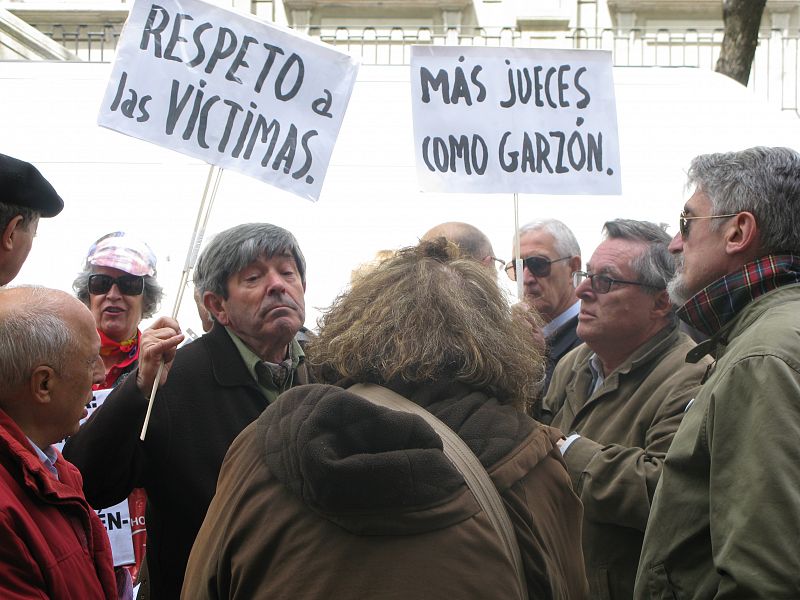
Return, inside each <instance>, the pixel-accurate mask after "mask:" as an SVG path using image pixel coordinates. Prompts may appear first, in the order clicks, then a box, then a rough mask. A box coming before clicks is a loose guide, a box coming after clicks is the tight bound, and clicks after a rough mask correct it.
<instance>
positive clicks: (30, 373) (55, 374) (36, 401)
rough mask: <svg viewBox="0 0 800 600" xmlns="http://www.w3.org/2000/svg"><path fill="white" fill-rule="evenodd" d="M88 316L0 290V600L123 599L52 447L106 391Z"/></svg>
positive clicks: (104, 544)
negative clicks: (98, 389)
mask: <svg viewBox="0 0 800 600" xmlns="http://www.w3.org/2000/svg"><path fill="white" fill-rule="evenodd" d="M99 351H100V337H99V336H98V335H97V331H96V330H95V326H94V319H93V318H92V315H91V313H90V312H89V310H88V309H87V308H86V307H85V306H83V305H82V304H81V303H80V302H79V301H78V300H76V299H75V298H73V297H71V296H69V295H68V294H65V293H64V292H59V291H56V290H50V289H45V288H14V289H7V290H0V540H2V541H1V542H0V597H2V598H5V599H22V598H64V599H67V598H74V599H76V600H77V599H81V600H83V599H94V598H96V599H103V598H106V599H107V598H117V590H116V586H115V582H114V572H113V567H112V560H111V546H110V545H109V543H108V538H107V536H106V531H105V528H104V527H103V524H102V523H101V522H100V519H99V518H98V517H97V515H96V514H95V513H94V511H93V510H92V509H91V507H90V506H89V504H88V503H87V502H86V499H85V498H84V496H83V492H82V491H81V476H80V473H78V470H77V469H76V468H75V467H74V466H73V465H71V464H70V463H68V462H67V461H66V460H64V458H63V457H62V456H61V454H59V452H58V450H56V449H55V448H54V447H53V446H52V444H54V443H55V442H57V441H58V440H60V439H62V438H63V437H64V436H65V435H69V434H72V433H75V432H76V431H77V430H78V423H79V421H80V419H81V417H83V416H84V415H85V414H86V408H85V405H86V403H87V402H88V401H89V400H91V398H92V384H93V383H98V382H101V381H103V363H102V362H100V355H99Z"/></svg>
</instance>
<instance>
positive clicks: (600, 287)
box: [572, 271, 664, 294]
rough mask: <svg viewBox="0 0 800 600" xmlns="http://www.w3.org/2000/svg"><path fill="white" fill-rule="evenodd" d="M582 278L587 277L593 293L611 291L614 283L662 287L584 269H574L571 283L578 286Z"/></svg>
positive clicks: (654, 287) (655, 288) (653, 287)
mask: <svg viewBox="0 0 800 600" xmlns="http://www.w3.org/2000/svg"><path fill="white" fill-rule="evenodd" d="M584 279H588V280H589V282H590V284H591V286H592V291H593V292H594V293H595V294H607V293H608V292H610V291H611V286H612V285H614V284H615V283H616V284H621V283H624V284H626V285H638V286H640V287H647V288H652V289H654V290H661V289H664V288H661V287H658V286H655V285H650V284H649V283H642V282H641V281H628V280H626V279H614V278H613V277H609V276H608V275H600V274H599V273H587V272H586V271H575V272H573V273H572V284H573V285H574V286H575V287H578V286H579V285H580V284H581V283H582V282H583V280H584Z"/></svg>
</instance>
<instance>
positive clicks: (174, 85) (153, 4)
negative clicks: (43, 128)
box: [98, 0, 358, 200]
mask: <svg viewBox="0 0 800 600" xmlns="http://www.w3.org/2000/svg"><path fill="white" fill-rule="evenodd" d="M357 70H358V68H357V64H356V63H355V61H354V60H353V59H352V58H351V57H350V56H348V55H346V54H343V53H341V52H338V51H336V50H334V49H333V48H331V47H329V46H326V45H323V44H322V43H318V42H315V41H312V40H311V39H309V38H305V37H300V36H299V35H297V34H295V33H293V32H290V31H289V30H288V29H282V28H278V27H276V26H273V25H269V24H266V23H263V22H260V21H258V20H256V19H255V18H251V17H248V16H245V15H240V14H238V13H234V12H231V11H229V10H225V9H222V8H219V7H217V6H214V5H211V4H208V3H206V2H202V1H201V0H154V1H151V0H137V1H136V3H135V4H134V6H133V9H132V10H131V13H130V17H129V19H128V22H127V24H126V25H125V30H124V32H123V34H122V37H121V39H120V43H119V46H118V50H117V57H116V61H115V63H114V68H113V71H112V74H111V78H110V80H109V83H108V87H107V89H106V93H105V97H104V98H103V104H102V106H101V109H100V115H99V117H98V124H100V125H101V126H103V127H108V128H110V129H114V130H116V131H119V132H121V133H125V134H127V135H130V136H133V137H136V138H139V139H143V140H147V141H150V142H153V143H154V144H158V145H160V146H165V147H167V148H171V149H173V150H176V151H178V152H182V153H183V154H187V155H189V156H192V157H195V158H199V159H201V160H204V161H206V162H208V163H211V164H214V165H218V166H220V167H224V168H228V169H233V170H235V171H239V172H240V173H244V174H245V175H249V176H252V177H255V178H257V179H260V180H262V181H265V182H267V183H270V184H272V185H275V186H276V187H279V188H281V189H284V190H287V191H289V192H292V193H294V194H297V195H299V196H302V197H304V198H308V199H310V200H317V199H318V198H319V194H320V190H321V188H322V182H323V180H324V178H325V172H326V170H327V168H328V163H329V161H330V156H331V153H332V151H333V146H334V143H335V141H336V137H337V135H338V133H339V128H340V126H341V124H342V119H343V118H344V113H345V110H346V108H347V104H348V102H349V100H350V94H351V92H352V89H353V85H354V83H355V77H356V73H357Z"/></svg>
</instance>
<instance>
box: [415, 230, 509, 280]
mask: <svg viewBox="0 0 800 600" xmlns="http://www.w3.org/2000/svg"><path fill="white" fill-rule="evenodd" d="M439 237H443V238H445V239H448V240H450V241H451V242H453V243H454V244H455V245H456V246H458V248H459V250H461V252H462V254H463V255H464V256H469V257H470V258H474V259H475V260H477V261H478V262H479V263H481V264H482V265H484V266H487V267H493V268H499V267H501V266H503V264H504V263H503V260H502V259H500V258H496V257H495V254H494V248H492V242H490V241H489V238H488V237H486V234H485V233H483V232H482V231H481V230H480V229H478V228H477V227H475V226H474V225H470V224H469V223H461V222H459V221H450V222H448V223H441V224H439V225H436V226H435V227H433V228H432V229H429V230H428V231H427V232H426V233H425V235H423V236H422V237H421V238H420V240H421V241H427V242H429V241H432V240H435V239H436V238H439Z"/></svg>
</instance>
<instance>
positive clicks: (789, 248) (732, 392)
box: [635, 148, 800, 600]
mask: <svg viewBox="0 0 800 600" xmlns="http://www.w3.org/2000/svg"><path fill="white" fill-rule="evenodd" d="M689 183H690V184H692V185H693V186H694V194H693V195H692V196H691V198H689V200H688V201H687V202H686V204H685V205H684V208H683V212H682V213H681V215H680V233H678V234H677V235H676V236H675V238H674V239H673V240H672V243H671V244H670V250H671V251H672V252H673V253H674V254H676V255H677V256H678V257H679V258H680V261H681V262H680V266H679V268H678V272H677V274H676V275H675V277H674V278H673V279H672V281H671V282H670V284H669V288H668V289H669V294H670V297H671V298H672V300H673V302H675V303H676V304H679V305H682V306H681V308H680V309H679V311H678V315H679V316H680V318H681V319H683V320H684V321H686V322H688V323H689V324H690V325H692V326H694V327H696V328H698V329H700V330H701V331H702V332H703V333H705V334H706V335H709V336H710V339H709V340H708V341H706V342H703V343H701V344H700V345H698V346H697V348H696V349H695V350H693V351H692V352H690V353H689V355H688V356H687V360H688V361H691V362H694V361H697V360H699V359H700V358H701V357H702V356H704V355H706V354H711V355H712V356H713V357H714V359H715V360H714V363H713V366H712V367H711V368H710V369H709V372H708V374H707V375H706V377H705V381H704V383H703V385H702V387H701V388H700V389H699V390H698V392H697V395H696V396H695V398H694V400H693V401H692V402H691V403H690V405H689V407H688V408H687V411H686V416H685V417H684V419H683V422H682V423H681V426H680V428H679V429H678V432H677V434H676V435H675V439H674V441H673V443H672V446H671V448H670V450H669V453H668V454H667V458H666V460H665V462H664V467H663V474H662V477H661V482H660V484H659V487H658V489H657V491H656V495H655V499H654V502H653V508H652V511H651V514H650V521H649V522H648V524H647V533H646V534H645V539H644V546H643V548H642V555H641V560H640V563H639V571H638V574H637V579H636V592H635V597H636V598H639V599H644V598H693V599H695V600H704V599H711V598H715V599H718V598H770V599H778V598H800V553H798V552H797V539H798V532H800V444H798V438H800V285H798V283H800V154H798V153H797V152H795V151H794V150H790V149H788V148H750V149H748V150H743V151H741V152H729V153H724V154H708V155H702V156H698V157H696V158H695V159H694V160H693V161H692V163H691V166H690V168H689Z"/></svg>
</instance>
